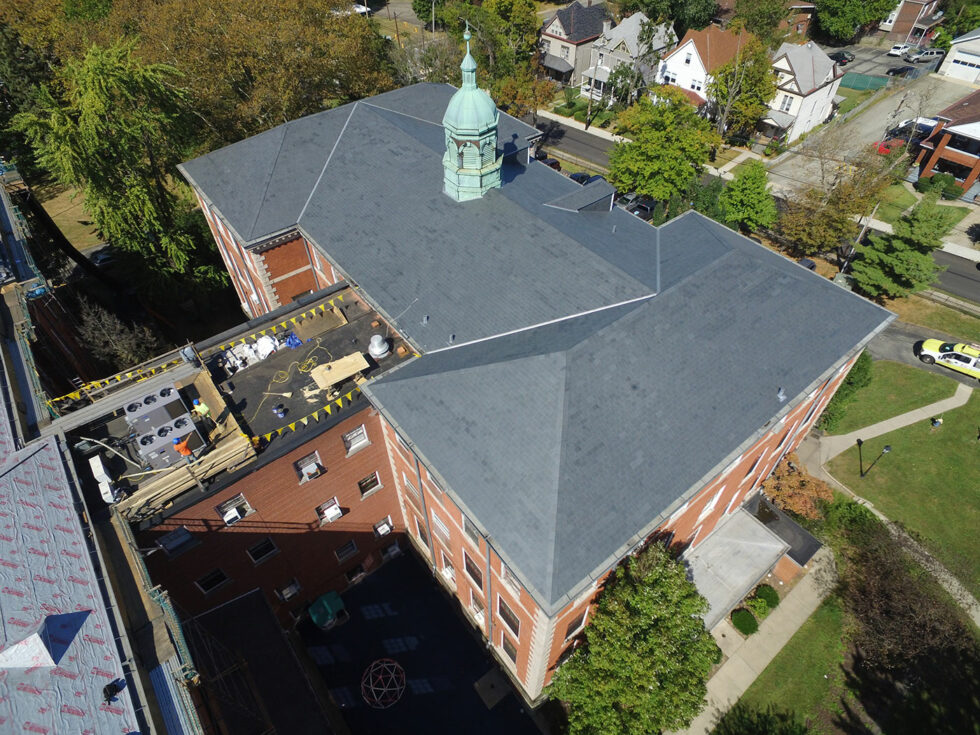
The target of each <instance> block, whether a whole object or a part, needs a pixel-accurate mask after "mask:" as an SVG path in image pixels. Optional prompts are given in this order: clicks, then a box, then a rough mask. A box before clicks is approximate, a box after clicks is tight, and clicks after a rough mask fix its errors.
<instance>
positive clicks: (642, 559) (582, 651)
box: [549, 543, 720, 735]
mask: <svg viewBox="0 0 980 735" xmlns="http://www.w3.org/2000/svg"><path fill="white" fill-rule="evenodd" d="M707 609H708V605H707V602H706V601H705V600H704V598H703V597H701V596H700V595H699V594H698V593H697V590H696V589H695V587H694V585H693V583H691V582H689V581H688V579H687V573H686V571H685V568H684V566H683V565H682V564H680V563H679V562H677V561H675V560H674V559H672V558H671V557H670V554H669V553H668V552H667V550H666V549H664V548H663V547H662V546H660V545H659V544H656V543H654V544H650V545H649V546H648V547H647V548H646V549H644V550H643V551H641V552H640V553H639V554H637V555H636V556H635V557H632V558H630V559H628V560H627V561H626V562H625V563H624V564H623V565H621V566H620V567H619V568H618V569H617V570H616V572H615V575H614V577H613V578H612V579H611V580H610V581H609V582H608V583H607V585H606V588H605V589H604V590H603V591H602V593H601V595H600V597H599V601H598V605H597V607H596V611H595V614H594V615H593V616H592V620H591V622H590V624H589V626H588V627H587V628H586V629H585V643H584V645H582V646H580V647H579V648H577V649H576V650H575V652H574V653H573V654H572V655H571V657H570V658H569V659H568V660H567V661H566V662H565V663H564V664H562V666H561V667H560V668H559V669H558V671H557V672H555V676H554V679H553V680H552V683H551V688H550V691H549V695H550V696H551V697H552V698H554V699H558V700H561V701H563V702H566V703H567V704H568V705H569V707H570V710H569V732H570V733H571V734H572V735H576V734H578V733H590V734H596V735H599V734H605V733H609V735H620V733H651V732H660V731H662V730H675V729H680V728H683V727H686V726H687V725H689V724H690V722H691V720H692V719H693V718H694V717H695V716H696V715H697V714H698V712H700V711H701V708H702V706H703V705H704V696H705V693H706V691H707V687H706V682H707V678H708V672H709V671H710V670H711V667H712V665H713V664H714V663H716V662H717V661H718V660H719V659H720V652H719V650H718V647H717V646H716V645H715V642H714V640H713V639H712V638H711V636H710V635H709V634H708V633H707V631H705V629H704V622H703V621H702V619H701V615H702V614H703V613H704V612H705V611H706V610H707Z"/></svg>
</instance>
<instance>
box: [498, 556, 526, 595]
mask: <svg viewBox="0 0 980 735" xmlns="http://www.w3.org/2000/svg"><path fill="white" fill-rule="evenodd" d="M500 578H501V579H502V580H503V581H504V584H505V585H507V586H508V587H510V589H511V590H513V591H514V592H517V593H520V591H521V583H520V582H518V581H517V577H515V576H514V573H513V572H512V571H510V567H508V566H507V565H506V564H504V563H503V562H500Z"/></svg>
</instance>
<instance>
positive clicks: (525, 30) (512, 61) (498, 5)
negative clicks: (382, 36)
mask: <svg viewBox="0 0 980 735" xmlns="http://www.w3.org/2000/svg"><path fill="white" fill-rule="evenodd" d="M436 12H437V13H439V15H440V19H441V22H442V23H443V24H444V25H445V27H446V31H447V32H448V33H449V35H450V36H452V37H453V38H454V39H456V40H457V41H461V40H462V38H463V31H464V29H465V28H466V24H467V23H468V24H469V28H470V33H471V34H472V39H471V41H470V51H471V53H472V54H473V56H474V57H475V58H476V60H477V63H478V65H479V68H480V73H481V74H482V75H483V76H484V77H488V78H489V79H490V80H492V81H496V80H499V79H503V78H504V77H507V76H512V75H515V74H520V73H521V72H520V71H519V69H518V67H520V66H522V65H526V64H529V63H530V61H531V59H532V57H533V56H534V54H535V51H536V48H537V42H538V31H539V30H540V28H541V20H540V18H538V15H537V13H536V12H535V7H534V3H532V2H531V0H485V2H484V3H483V4H482V5H471V4H470V3H469V2H466V1H465V0H451V1H450V2H447V3H446V4H445V5H444V6H443V7H442V9H441V10H439V9H437V11H436Z"/></svg>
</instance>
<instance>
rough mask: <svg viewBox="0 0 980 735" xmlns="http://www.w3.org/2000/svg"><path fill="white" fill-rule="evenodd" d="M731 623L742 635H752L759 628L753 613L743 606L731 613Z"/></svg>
mask: <svg viewBox="0 0 980 735" xmlns="http://www.w3.org/2000/svg"><path fill="white" fill-rule="evenodd" d="M732 625H734V626H735V630H737V631H738V632H739V633H741V634H742V635H752V634H753V633H755V632H756V631H757V630H758V629H759V623H758V621H757V620H756V619H755V615H753V614H752V613H750V612H749V611H748V610H746V609H745V608H739V609H738V610H736V611H735V612H733V613H732Z"/></svg>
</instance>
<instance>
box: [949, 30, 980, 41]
mask: <svg viewBox="0 0 980 735" xmlns="http://www.w3.org/2000/svg"><path fill="white" fill-rule="evenodd" d="M977 38H980V28H974V29H973V30H972V31H969V32H968V33H964V34H963V35H962V36H957V37H956V38H954V39H953V43H963V42H964V41H973V40H974V39H977Z"/></svg>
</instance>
